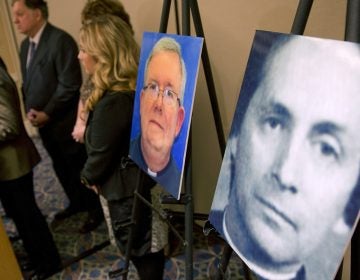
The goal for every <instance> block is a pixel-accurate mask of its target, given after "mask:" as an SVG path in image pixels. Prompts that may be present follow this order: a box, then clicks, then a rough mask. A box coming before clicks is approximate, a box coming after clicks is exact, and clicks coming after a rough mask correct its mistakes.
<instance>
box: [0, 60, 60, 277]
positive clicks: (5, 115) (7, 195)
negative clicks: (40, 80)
mask: <svg viewBox="0 0 360 280" xmlns="http://www.w3.org/2000/svg"><path fill="white" fill-rule="evenodd" d="M0 112H1V113H0V166H1V168H0V200H1V202H2V205H3V207H4V209H5V211H6V213H9V214H10V216H11V218H12V219H13V221H14V223H15V225H16V228H17V231H18V233H19V236H20V237H21V239H22V241H23V244H24V248H25V250H26V252H27V254H28V256H29V259H30V261H31V264H32V265H33V266H34V268H35V269H36V277H37V279H45V278H46V277H47V276H50V275H51V274H53V273H54V272H56V271H57V270H59V269H60V267H61V261H60V256H59V254H58V251H57V248H56V245H55V243H54V240H53V237H52V235H51V232H50V230H49V228H48V225H47V223H46V220H45V218H44V216H43V215H42V213H41V211H40V210H39V208H38V206H37V204H36V201H35V195H34V184H33V173H32V169H33V167H34V166H35V165H36V164H37V163H38V162H39V161H40V156H39V154H38V152H37V150H36V148H35V145H34V144H33V142H32V141H31V139H30V138H29V136H28V135H27V133H26V130H25V127H24V124H23V120H22V115H21V110H20V100H19V96H18V91H17V88H16V85H15V83H14V81H13V80H12V79H11V77H10V75H9V74H8V73H7V71H6V67H5V64H3V63H2V60H1V58H0ZM22 268H23V267H22ZM23 269H24V268H23Z"/></svg>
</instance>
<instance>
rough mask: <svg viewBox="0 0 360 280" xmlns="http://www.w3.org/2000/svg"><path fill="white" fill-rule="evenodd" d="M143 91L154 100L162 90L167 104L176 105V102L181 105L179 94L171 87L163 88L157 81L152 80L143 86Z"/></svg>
mask: <svg viewBox="0 0 360 280" xmlns="http://www.w3.org/2000/svg"><path fill="white" fill-rule="evenodd" d="M143 91H144V92H145V93H146V94H147V95H148V96H149V97H151V98H152V99H153V100H156V99H157V98H158V96H159V94H160V92H162V97H163V102H164V104H165V105H167V106H175V105H176V102H177V103H178V104H179V106H180V98H179V97H178V94H177V93H176V92H175V91H173V90H172V89H170V88H167V87H165V88H164V89H161V88H160V87H159V85H158V84H157V83H154V82H151V83H149V84H147V85H146V86H144V87H143Z"/></svg>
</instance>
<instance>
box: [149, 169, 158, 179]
mask: <svg viewBox="0 0 360 280" xmlns="http://www.w3.org/2000/svg"><path fill="white" fill-rule="evenodd" d="M147 173H148V174H149V175H150V176H152V177H156V176H157V172H154V171H152V170H151V169H150V168H149V167H148V168H147Z"/></svg>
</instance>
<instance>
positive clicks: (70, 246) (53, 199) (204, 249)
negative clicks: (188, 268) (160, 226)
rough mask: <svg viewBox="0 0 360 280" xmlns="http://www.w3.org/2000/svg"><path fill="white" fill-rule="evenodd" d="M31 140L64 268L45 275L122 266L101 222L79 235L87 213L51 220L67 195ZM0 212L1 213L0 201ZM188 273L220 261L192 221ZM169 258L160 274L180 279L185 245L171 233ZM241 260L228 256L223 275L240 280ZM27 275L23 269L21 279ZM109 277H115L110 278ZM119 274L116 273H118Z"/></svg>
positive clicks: (199, 274)
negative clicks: (89, 230)
mask: <svg viewBox="0 0 360 280" xmlns="http://www.w3.org/2000/svg"><path fill="white" fill-rule="evenodd" d="M34 142H35V144H36V146H37V148H38V150H39V152H40V154H41V156H42V161H41V163H40V164H39V165H38V166H37V167H36V168H35V170H34V180H35V192H36V200H37V202H38V205H39V207H40V209H41V210H42V212H43V214H44V215H45V216H46V219H47V221H48V222H49V224H50V228H51V231H52V233H53V235H54V239H55V242H56V245H57V247H58V249H59V252H60V255H61V257H62V260H63V263H64V266H65V267H64V269H63V270H62V271H61V272H59V273H57V274H56V275H54V276H52V277H50V278H49V279H54V280H55V279H66V280H75V279H79V280H80V279H109V276H108V273H109V272H110V271H113V270H116V269H119V268H121V267H123V265H124V257H123V256H122V255H121V254H120V253H119V251H118V250H117V248H116V247H114V246H112V245H109V243H108V235H107V228H106V225H105V223H103V224H102V225H101V226H99V227H98V228H97V229H96V230H95V231H92V232H90V233H87V234H80V233H79V232H78V229H79V227H80V225H82V223H83V221H84V220H85V218H86V214H85V213H79V214H77V215H74V216H72V217H70V218H69V219H66V220H65V221H62V222H61V223H58V224H56V223H55V222H54V221H53V217H54V214H55V213H56V212H58V211H59V210H60V209H63V208H64V207H66V206H67V203H68V201H67V198H66V196H65V194H64V192H63V190H62V188H61V186H60V184H59V182H58V180H57V178H56V176H55V175H54V172H53V170H52V167H51V161H50V159H49V157H48V155H47V154H46V152H45V150H44V148H43V147H42V144H41V141H40V140H39V139H38V138H34ZM0 212H1V214H2V215H4V213H3V210H2V208H1V205H0ZM3 220H4V224H5V228H6V231H7V233H8V235H9V236H16V235H17V233H16V228H15V227H14V225H13V223H12V221H11V219H9V218H6V217H4V218H3ZM174 226H175V227H176V228H177V229H178V230H179V231H180V234H181V235H182V236H184V232H183V230H184V228H183V225H182V224H181V223H179V224H175V225H174ZM193 237H194V246H193V277H192V279H195V280H200V279H214V277H215V275H216V267H217V265H218V263H219V261H220V255H221V252H222V249H223V242H222V240H220V239H219V238H217V237H215V236H210V237H205V236H204V234H203V233H202V228H201V227H200V226H197V225H194V232H193ZM169 240H170V242H169V243H170V245H169V248H170V249H169V252H170V253H169V257H168V258H167V259H166V263H165V271H164V279H166V280H176V279H185V278H186V272H185V264H186V261H185V255H184V248H183V247H182V246H181V245H179V241H178V240H177V239H176V237H174V236H173V235H172V234H170V238H169ZM12 244H13V247H14V251H15V254H16V255H17V257H19V258H21V257H23V256H24V255H25V253H24V250H23V248H22V243H21V240H17V241H13V243H12ZM242 275H243V271H242V265H241V261H240V259H239V258H238V257H236V256H234V255H233V256H232V257H231V259H230V262H229V265H228V268H227V270H226V275H225V277H224V278H225V279H243V277H242ZM26 277H27V275H26V273H24V278H25V279H26ZM113 279H114V278H113ZM118 279H119V278H118ZM128 279H138V277H137V273H136V270H135V268H134V267H133V266H132V265H131V264H130V268H129V274H128Z"/></svg>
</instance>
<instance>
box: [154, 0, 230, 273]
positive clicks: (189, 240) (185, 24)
mask: <svg viewBox="0 0 360 280" xmlns="http://www.w3.org/2000/svg"><path fill="white" fill-rule="evenodd" d="M174 2H175V13H176V14H175V16H176V23H177V32H178V34H179V33H180V32H179V28H178V25H179V24H178V15H177V8H176V7H177V1H176V0H175V1H174ZM170 6H171V0H164V2H163V8H162V15H161V22H160V29H159V32H161V33H166V32H167V26H168V21H169V12H170ZM190 12H191V14H192V18H193V23H194V27H195V31H196V36H198V37H202V38H204V43H203V49H202V55H201V59H202V63H203V68H204V74H205V79H206V84H207V87H208V91H209V97H210V102H211V106H212V112H213V116H214V121H215V127H216V131H217V136H218V141H219V145H220V150H221V155H222V156H223V155H224V153H225V148H226V142H225V136H224V131H223V127H222V121H221V115H220V111H219V106H218V102H217V97H216V90H215V84H214V80H213V75H212V71H211V66H210V60H209V55H208V51H207V46H206V40H205V34H204V31H203V28H202V22H201V17H200V12H199V7H198V4H197V0H183V1H182V35H187V36H188V35H190ZM190 137H191V134H190ZM188 143H191V140H189V141H188ZM186 167H187V170H186V171H187V172H186V174H185V175H186V176H185V194H184V195H183V196H182V197H181V199H180V201H179V202H177V201H176V200H175V199H171V198H169V197H168V198H167V199H164V200H163V201H162V202H163V203H165V204H168V203H172V204H173V203H177V204H184V205H185V240H186V243H185V244H186V248H185V260H186V279H192V276H193V267H192V264H193V251H192V250H193V249H192V247H193V237H192V231H193V219H194V210H193V202H192V186H191V145H189V148H188V150H187V158H186ZM195 217H199V218H200V219H203V220H204V219H206V217H205V215H204V216H202V215H201V214H198V215H197V214H195Z"/></svg>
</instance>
